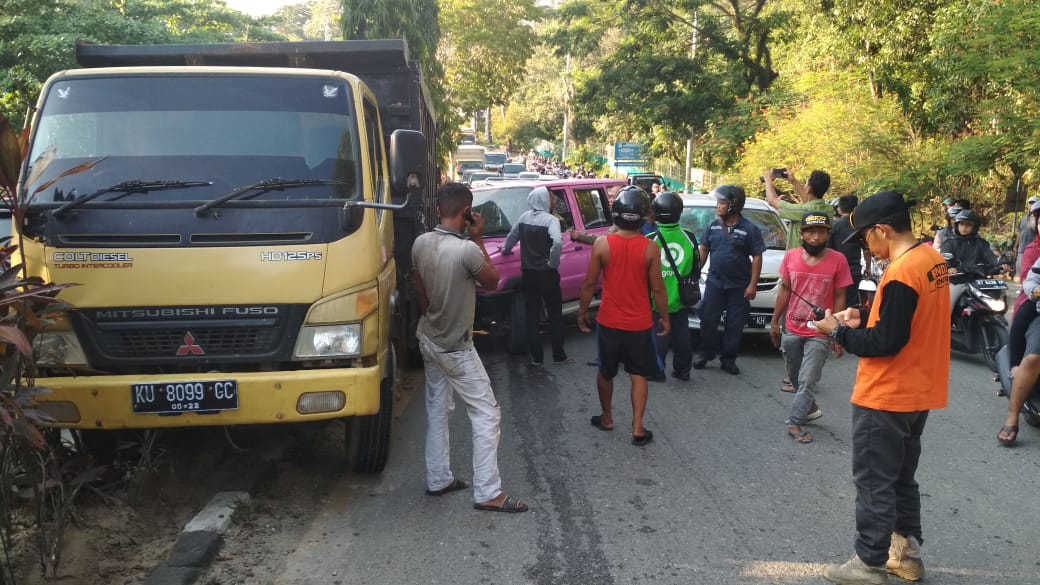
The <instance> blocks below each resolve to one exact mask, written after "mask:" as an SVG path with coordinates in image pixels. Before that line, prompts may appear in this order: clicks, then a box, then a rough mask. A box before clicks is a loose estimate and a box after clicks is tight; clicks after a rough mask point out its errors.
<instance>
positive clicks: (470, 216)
mask: <svg viewBox="0 0 1040 585" xmlns="http://www.w3.org/2000/svg"><path fill="white" fill-rule="evenodd" d="M462 219H464V220H466V221H467V222H469V223H473V209H472V208H470V209H467V210H466V213H464V214H462Z"/></svg>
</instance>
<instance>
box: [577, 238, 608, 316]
mask: <svg viewBox="0 0 1040 585" xmlns="http://www.w3.org/2000/svg"><path fill="white" fill-rule="evenodd" d="M609 257H610V248H609V246H608V245H607V240H606V238H601V239H597V240H596V241H595V242H594V243H593V244H592V258H591V259H590V261H589V268H588V270H586V271H585V280H584V281H583V282H582V283H581V300H580V302H579V304H578V329H580V330H581V332H582V333H589V332H590V331H592V329H590V328H589V324H588V315H589V305H590V304H592V297H593V295H595V294H596V283H597V282H599V274H600V272H602V271H603V267H604V266H606V261H607V260H608V259H609Z"/></svg>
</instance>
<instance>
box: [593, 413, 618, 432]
mask: <svg viewBox="0 0 1040 585" xmlns="http://www.w3.org/2000/svg"><path fill="white" fill-rule="evenodd" d="M590 422H591V423H592V426H594V427H596V428H597V429H599V430H601V431H612V430H614V425H610V426H607V425H605V424H603V416H601V415H598V414H597V415H596V416H594V417H592V420H591V421H590Z"/></svg>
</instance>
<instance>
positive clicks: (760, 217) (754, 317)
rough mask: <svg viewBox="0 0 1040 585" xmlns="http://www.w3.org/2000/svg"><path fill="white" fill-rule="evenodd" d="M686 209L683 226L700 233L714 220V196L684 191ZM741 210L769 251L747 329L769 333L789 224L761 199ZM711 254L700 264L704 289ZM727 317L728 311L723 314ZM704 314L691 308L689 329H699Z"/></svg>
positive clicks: (702, 288)
mask: <svg viewBox="0 0 1040 585" xmlns="http://www.w3.org/2000/svg"><path fill="white" fill-rule="evenodd" d="M682 200H683V213H682V217H680V218H679V224H680V225H682V227H684V228H686V229H688V230H690V231H691V232H693V233H694V234H695V235H696V236H697V238H698V239H699V238H700V237H701V233H703V232H704V228H705V227H706V226H707V225H708V224H710V223H711V222H712V221H714V220H715V218H716V217H717V216H716V215H715V198H714V197H711V196H708V195H683V196H682ZM741 214H742V215H743V216H744V217H746V218H748V219H749V220H751V223H753V224H755V225H756V226H758V229H760V230H762V238H763V239H764V240H765V242H766V252H765V254H763V255H762V272H761V275H760V276H759V278H758V293H757V294H756V295H755V300H753V301H751V311H750V313H749V314H748V319H747V322H746V323H745V324H744V331H745V332H747V333H766V334H768V333H769V322H770V321H771V320H772V318H773V308H774V307H776V294H777V292H778V291H779V289H780V262H782V261H783V259H784V253H785V252H786V243H787V226H786V225H785V224H784V221H783V220H782V219H780V214H778V213H777V212H776V210H775V209H773V208H772V207H770V206H769V204H768V203H766V202H765V201H763V200H761V199H751V198H748V200H747V202H746V203H745V204H744V209H743V211H741ZM710 265H711V255H710V254H709V255H708V261H707V262H705V263H704V266H703V267H701V292H702V293H703V292H704V285H705V282H706V281H707V276H708V266H710ZM722 318H723V320H725V318H726V317H725V315H723V317H722ZM700 328H701V318H700V317H699V316H697V313H696V311H690V329H695V330H697V331H700Z"/></svg>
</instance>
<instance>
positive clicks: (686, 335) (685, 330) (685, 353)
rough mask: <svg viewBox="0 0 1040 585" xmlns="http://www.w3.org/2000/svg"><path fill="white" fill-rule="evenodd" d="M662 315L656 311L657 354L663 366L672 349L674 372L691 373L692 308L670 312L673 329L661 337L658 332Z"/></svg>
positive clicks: (669, 320)
mask: <svg viewBox="0 0 1040 585" xmlns="http://www.w3.org/2000/svg"><path fill="white" fill-rule="evenodd" d="M660 320H661V317H660V316H659V315H658V314H657V313H654V342H655V343H656V344H657V356H658V358H660V359H659V360H658V361H660V362H661V367H664V363H665V359H664V358H665V356H667V355H668V349H669V348H671V350H672V372H673V373H675V374H687V375H689V373H690V364H692V363H693V344H691V343H690V310H689V309H686V308H683V309H679V310H678V311H676V312H674V313H669V314H668V322H669V323H670V324H671V327H672V331H671V333H669V334H668V335H666V336H664V337H661V336H658V335H657V332H658V331H660V330H661V327H660V325H658V322H659V321H660Z"/></svg>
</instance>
